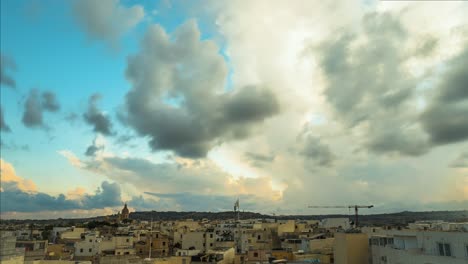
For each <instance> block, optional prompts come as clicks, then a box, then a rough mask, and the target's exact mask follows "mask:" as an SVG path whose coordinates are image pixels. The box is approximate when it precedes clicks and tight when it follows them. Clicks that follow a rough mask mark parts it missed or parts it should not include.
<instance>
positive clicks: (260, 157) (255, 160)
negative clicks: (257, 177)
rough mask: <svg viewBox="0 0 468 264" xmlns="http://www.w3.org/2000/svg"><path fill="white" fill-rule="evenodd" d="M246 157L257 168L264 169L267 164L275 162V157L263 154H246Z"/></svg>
mask: <svg viewBox="0 0 468 264" xmlns="http://www.w3.org/2000/svg"><path fill="white" fill-rule="evenodd" d="M244 157H245V158H246V159H247V160H248V162H249V163H250V164H251V165H253V166H255V167H263V166H264V165H265V164H268V163H272V162H273V161H274V160H275V155H273V154H270V155H265V154H261V153H254V152H249V151H248V152H245V153H244Z"/></svg>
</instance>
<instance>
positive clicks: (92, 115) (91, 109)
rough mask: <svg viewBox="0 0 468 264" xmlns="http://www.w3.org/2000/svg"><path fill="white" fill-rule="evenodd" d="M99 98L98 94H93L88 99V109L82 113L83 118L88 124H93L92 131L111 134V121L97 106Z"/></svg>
mask: <svg viewBox="0 0 468 264" xmlns="http://www.w3.org/2000/svg"><path fill="white" fill-rule="evenodd" d="M100 99H101V95H100V94H97V93H96V94H93V95H91V96H90V97H89V100H88V110H87V111H86V113H84V114H83V118H84V120H85V121H86V123H88V124H89V125H91V126H93V130H94V132H98V133H101V134H103V135H107V136H108V135H111V134H112V123H111V121H110V119H109V117H108V116H106V115H105V114H104V113H103V112H101V110H99V109H98V107H97V102H98V101H99V100H100Z"/></svg>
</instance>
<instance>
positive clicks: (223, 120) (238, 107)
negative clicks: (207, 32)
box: [126, 21, 279, 157]
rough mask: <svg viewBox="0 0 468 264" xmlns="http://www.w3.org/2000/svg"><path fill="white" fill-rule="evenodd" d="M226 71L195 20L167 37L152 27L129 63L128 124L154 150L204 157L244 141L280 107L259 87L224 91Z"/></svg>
mask: <svg viewBox="0 0 468 264" xmlns="http://www.w3.org/2000/svg"><path fill="white" fill-rule="evenodd" d="M227 72H228V70H227V66H226V63H225V61H224V59H223V57H222V56H221V55H220V53H219V48H218V47H217V45H216V44H215V43H214V42H213V41H209V40H200V31H199V29H198V27H197V25H196V23H195V22H194V21H189V22H187V23H185V24H184V25H182V26H180V27H179V28H178V29H177V30H176V31H175V32H174V33H173V35H172V36H169V35H168V34H167V33H166V32H165V31H164V29H163V28H161V27H160V26H158V25H151V26H150V27H149V28H148V30H147V32H146V34H145V36H144V38H143V40H142V42H141V50H140V52H139V53H137V54H135V55H132V56H130V57H129V58H128V67H127V70H126V75H127V78H128V79H129V81H130V82H131V84H132V89H131V90H130V92H129V93H128V94H127V96H126V107H127V111H128V113H127V120H126V121H127V123H128V124H129V125H131V126H132V127H133V128H135V130H136V131H137V132H138V133H139V134H141V135H144V136H149V137H150V142H149V144H150V146H151V148H152V149H153V150H155V151H159V150H171V151H174V152H176V153H177V154H179V155H181V156H186V157H203V156H205V155H206V153H207V152H208V151H209V150H210V149H211V148H212V147H213V146H215V145H216V144H219V143H222V142H224V141H228V140H234V139H243V138H246V137H247V136H248V135H249V134H250V133H251V131H252V130H253V129H255V127H256V125H257V124H258V123H261V122H262V121H264V120H265V119H267V118H269V117H271V116H273V115H275V114H276V113H277V112H278V111H279V103H278V101H277V99H276V97H275V95H274V94H273V93H272V92H271V91H270V90H269V89H268V88H267V87H264V86H262V85H249V86H244V87H241V88H236V89H234V90H233V91H226V89H225V87H226V78H227Z"/></svg>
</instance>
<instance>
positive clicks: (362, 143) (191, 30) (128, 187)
mask: <svg viewBox="0 0 468 264" xmlns="http://www.w3.org/2000/svg"><path fill="white" fill-rule="evenodd" d="M0 4H1V16H0V20H1V21H0V22H1V23H0V29H1V38H0V44H1V45H0V53H1V64H0V65H1V68H0V78H1V79H0V93H1V98H0V99H1V107H0V108H1V113H0V135H1V142H0V143H1V189H0V191H1V192H0V198H1V202H0V205H1V207H0V216H1V218H3V219H10V218H15V219H24V218H59V217H62V218H63V217H88V216H96V215H108V214H114V213H116V212H117V211H118V210H120V209H121V208H122V207H123V204H124V203H128V206H129V208H130V211H147V210H156V211H211V212H216V211H226V210H232V208H233V205H234V202H235V201H236V200H237V199H239V201H240V208H241V210H245V211H255V212H261V213H266V214H277V215H280V214H334V213H337V214H347V213H350V212H348V211H349V210H348V209H315V208H314V209H312V208H308V206H309V205H355V204H359V205H374V206H375V207H374V208H372V209H369V210H365V211H366V212H362V213H367V214H368V213H388V212H399V211H405V210H408V211H431V210H467V209H468V18H467V17H466V14H467V13H468V2H466V1H376V0H358V1H357V0H339V1H319V2H317V1H307V0H303V1H302V0H298V1H280V0H278V1H269V0H255V1H250V0H245V1H243V0H240V1H228V0H226V1H224V0H220V1H214V0H213V1H210V0H205V1H201V0H199V1H181V0H180V1H179V0H161V1H149V0H140V1H138V0H120V1H119V0H100V1H95V0H76V1H73V0H72V1H61V0H43V1H42V0H41V1H39V0H21V1H17V0H5V1H0ZM362 211H364V210H362ZM351 213H352V212H351Z"/></svg>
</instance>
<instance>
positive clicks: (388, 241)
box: [387, 237, 393, 245]
mask: <svg viewBox="0 0 468 264" xmlns="http://www.w3.org/2000/svg"><path fill="white" fill-rule="evenodd" d="M387 243H388V244H390V245H393V237H392V238H389V239H388V240H387Z"/></svg>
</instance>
